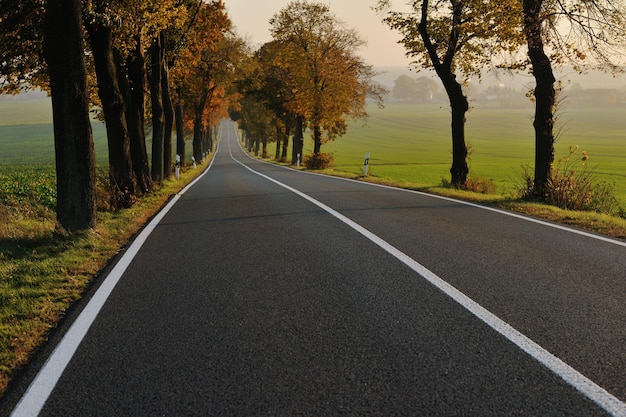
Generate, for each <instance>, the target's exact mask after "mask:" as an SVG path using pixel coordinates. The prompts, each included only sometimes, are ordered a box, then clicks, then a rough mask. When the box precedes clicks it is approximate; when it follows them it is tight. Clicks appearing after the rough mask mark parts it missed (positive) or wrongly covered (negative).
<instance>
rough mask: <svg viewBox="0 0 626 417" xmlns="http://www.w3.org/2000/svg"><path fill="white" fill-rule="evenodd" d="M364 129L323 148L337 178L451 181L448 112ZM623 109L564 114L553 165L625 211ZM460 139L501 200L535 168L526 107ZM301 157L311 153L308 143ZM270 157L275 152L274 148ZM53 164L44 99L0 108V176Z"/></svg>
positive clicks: (402, 111)
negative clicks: (581, 156) (588, 175)
mask: <svg viewBox="0 0 626 417" xmlns="http://www.w3.org/2000/svg"><path fill="white" fill-rule="evenodd" d="M369 111H370V118H369V119H368V120H367V121H353V122H351V124H350V127H349V131H348V134H347V135H346V136H344V137H342V138H339V139H338V140H336V141H334V142H331V143H328V144H326V145H324V146H323V147H322V151H324V152H331V153H333V154H334V156H335V170H336V171H341V172H346V173H351V174H356V175H358V174H359V173H360V172H361V171H362V169H363V160H364V156H365V154H366V153H367V152H370V154H371V158H370V167H369V174H370V175H371V176H376V177H380V178H383V179H389V180H394V181H404V182H407V183H411V184H414V185H416V186H424V187H429V186H436V185H439V184H440V183H441V180H442V179H449V173H448V170H449V168H450V163H451V153H450V152H451V140H450V127H449V126H450V112H449V109H448V108H447V107H446V106H438V105H407V104H387V105H386V106H385V108H384V109H378V108H376V107H374V106H372V107H371V108H370V109H369ZM625 116H626V108H621V107H606V108H595V109H579V108H573V109H565V110H562V111H561V115H560V118H559V122H558V126H557V128H558V129H559V130H560V132H561V134H560V138H559V140H558V142H557V159H558V158H561V157H564V156H565V155H567V149H568V146H569V145H572V146H579V149H580V150H581V151H582V150H586V151H587V152H589V155H590V160H589V164H588V167H589V169H591V170H592V171H593V175H594V176H595V178H596V179H597V180H599V181H605V182H608V183H611V184H614V185H615V189H616V194H617V197H618V199H619V200H620V202H621V203H622V204H623V205H625V206H626V117H625ZM105 135H106V133H105V130H104V126H103V124H102V123H99V122H94V141H95V144H96V158H97V160H98V163H99V164H106V161H107V151H106V137H105ZM466 136H467V140H468V142H470V143H471V145H472V148H473V154H472V155H471V160H470V177H481V178H487V179H492V180H493V181H494V183H495V184H496V185H497V187H498V192H499V193H501V194H505V195H506V194H509V193H510V192H512V191H514V190H515V189H516V184H518V183H520V181H521V176H522V166H524V165H529V166H532V165H533V161H534V133H533V128H532V107H531V106H530V104H529V106H528V108H525V109H501V108H495V107H487V106H482V107H481V106H479V105H476V106H475V107H474V108H472V110H471V111H470V112H469V113H468V116H467V127H466ZM306 145H307V148H308V149H306V150H305V152H306V153H310V152H311V148H310V147H311V141H310V140H309V139H307V142H306ZM269 146H270V148H269V149H270V152H271V151H273V148H272V145H269ZM53 163H54V144H53V139H52V117H51V107H50V102H49V100H48V99H37V100H10V101H2V102H0V174H1V173H2V172H3V171H5V172H6V171H7V169H8V168H9V166H11V165H24V164H28V165H48V164H50V165H51V164H53Z"/></svg>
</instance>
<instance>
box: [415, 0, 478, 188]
mask: <svg viewBox="0 0 626 417" xmlns="http://www.w3.org/2000/svg"><path fill="white" fill-rule="evenodd" d="M428 4H429V2H428V0H423V1H422V16H421V20H420V23H419V25H418V30H419V33H420V37H421V38H422V41H423V42H424V46H425V47H426V50H427V52H428V55H429V57H430V60H431V62H432V64H433V67H434V68H435V72H436V73H437V76H438V77H439V79H440V80H441V82H442V83H443V86H444V88H445V90H446V93H447V94H448V99H449V100H450V108H451V111H452V167H451V168H450V174H451V181H452V185H454V186H455V187H462V186H463V185H465V182H466V180H467V174H468V173H469V167H468V166H467V145H466V144H465V114H466V113H467V111H468V110H469V104H468V102H467V97H465V95H464V94H463V88H462V86H461V84H460V83H459V82H458V81H457V80H456V75H455V74H454V72H453V71H452V69H453V66H454V65H453V64H454V57H455V55H456V53H457V52H458V47H459V33H458V27H459V26H460V25H461V24H462V15H463V7H465V6H464V2H461V1H457V2H451V6H452V22H451V24H452V29H451V31H450V35H449V39H448V43H447V50H446V53H445V55H444V56H443V58H441V57H440V56H439V50H438V49H437V46H436V45H435V44H433V42H432V40H431V38H430V32H429V25H428V11H429V5H428Z"/></svg>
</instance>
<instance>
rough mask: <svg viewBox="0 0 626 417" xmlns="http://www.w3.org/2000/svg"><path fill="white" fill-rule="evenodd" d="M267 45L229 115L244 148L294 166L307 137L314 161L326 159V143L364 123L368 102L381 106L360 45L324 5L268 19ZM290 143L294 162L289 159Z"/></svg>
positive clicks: (300, 5)
mask: <svg viewBox="0 0 626 417" xmlns="http://www.w3.org/2000/svg"><path fill="white" fill-rule="evenodd" d="M270 32H271V34H272V40H271V41H270V42H267V43H265V44H264V45H262V46H261V47H260V48H259V49H258V50H257V51H255V52H254V53H253V55H252V56H251V59H250V60H249V62H248V65H247V66H246V68H245V70H244V73H245V76H244V77H243V78H242V80H241V82H240V83H239V85H238V87H239V88H238V90H239V92H240V93H241V95H242V99H241V107H240V108H239V109H238V111H237V112H233V113H232V114H231V116H232V118H233V119H234V120H237V121H239V124H240V127H241V128H242V129H243V130H244V132H245V135H246V146H247V147H248V148H249V149H250V150H251V151H252V152H255V153H257V154H258V153H262V154H263V155H264V156H266V155H267V154H268V150H267V142H268V138H269V139H270V140H271V141H275V142H276V151H275V155H276V156H277V159H281V160H283V161H288V160H289V159H291V163H292V164H296V163H297V162H298V160H299V159H300V158H301V157H303V142H304V130H305V129H306V128H308V129H309V130H310V131H311V132H312V139H313V154H312V155H311V158H312V160H313V161H315V160H316V159H320V160H321V159H323V158H324V155H323V154H322V153H321V147H322V145H323V144H324V143H326V142H328V141H330V140H334V139H335V138H337V137H340V136H342V135H343V134H345V133H346V131H347V119H349V118H350V119H360V118H365V117H367V112H366V103H367V101H368V100H373V101H374V102H376V103H378V104H379V105H382V95H383V93H384V92H385V90H384V88H382V87H381V86H380V85H378V84H377V83H375V82H373V77H374V76H375V75H376V73H375V71H374V69H373V67H372V66H371V65H368V64H366V63H365V62H364V61H363V60H362V58H360V57H359V56H358V55H357V54H356V51H357V50H358V49H359V47H361V46H362V45H364V43H365V41H364V40H363V38H361V36H360V35H359V34H358V33H357V32H356V31H355V30H354V29H351V28H349V27H347V26H346V24H345V23H344V22H342V21H341V20H339V19H338V18H337V17H336V16H335V15H334V14H333V13H332V12H331V10H330V8H329V6H328V5H326V4H323V3H315V2H307V1H292V2H291V3H289V4H288V5H287V6H286V7H285V8H283V9H282V10H280V11H279V12H278V13H276V14H275V15H274V16H273V17H272V18H271V19H270ZM292 135H293V142H292V145H293V146H292V154H291V155H287V149H288V141H289V138H290V137H291V136H292Z"/></svg>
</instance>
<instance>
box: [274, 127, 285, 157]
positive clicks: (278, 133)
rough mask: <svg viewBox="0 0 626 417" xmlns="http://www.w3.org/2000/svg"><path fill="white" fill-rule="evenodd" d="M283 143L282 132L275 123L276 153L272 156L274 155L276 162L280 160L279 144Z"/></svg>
mask: <svg viewBox="0 0 626 417" xmlns="http://www.w3.org/2000/svg"><path fill="white" fill-rule="evenodd" d="M282 141H283V131H282V129H281V128H280V125H279V124H278V123H276V153H274V155H276V158H275V159H276V160H278V159H280V149H281V147H280V144H281V142H282Z"/></svg>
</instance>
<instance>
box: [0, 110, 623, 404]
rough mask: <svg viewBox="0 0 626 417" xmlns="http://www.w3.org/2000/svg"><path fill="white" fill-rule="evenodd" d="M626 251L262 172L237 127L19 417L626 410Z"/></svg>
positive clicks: (128, 256) (89, 315) (429, 202)
mask: <svg viewBox="0 0 626 417" xmlns="http://www.w3.org/2000/svg"><path fill="white" fill-rule="evenodd" d="M625 255H626V246H624V245H623V244H622V243H620V242H615V241H612V240H607V239H601V238H597V237H595V236H592V235H588V234H584V233H579V232H577V231H573V230H570V229H564V228H560V227H555V226H554V225H550V224H546V223H542V222H536V221H532V220H531V219H527V218H523V217H519V216H513V215H510V214H507V213H503V212H499V211H494V210H488V209H485V208H482V207H478V206H474V205H469V204H464V203H460V202H457V201H452V200H448V199H442V198H437V197H432V196H427V195H423V194H420V193H414V192H407V191H402V190H397V189H391V188H386V187H379V186H373V185H368V184H362V183H358V182H354V181H346V180H341V179H336V178H328V177H324V176H319V175H312V174H307V173H301V172H296V171H294V170H290V169H286V168H282V167H278V166H275V165H271V164H267V163H264V162H260V161H257V160H253V159H251V158H249V157H247V156H246V155H245V154H244V153H243V151H241V149H240V147H239V145H238V143H237V140H236V134H235V130H234V128H233V125H232V123H230V122H225V123H224V124H223V126H222V138H221V141H220V144H219V150H218V152H217V154H216V156H215V159H214V162H213V164H212V166H211V168H210V169H209V170H208V171H207V173H206V175H204V176H203V177H201V179H200V180H198V181H197V182H196V183H195V184H194V185H193V186H192V187H190V188H188V189H187V190H185V192H184V193H181V194H180V195H179V196H177V197H176V199H175V200H174V201H173V202H172V205H171V206H170V207H168V210H167V211H166V212H164V214H163V215H162V216H160V217H158V218H157V219H155V221H154V222H153V223H151V224H150V225H149V226H148V227H147V228H146V229H145V231H144V233H143V234H142V235H141V236H140V237H139V238H138V239H137V241H136V242H135V243H134V244H133V245H132V246H131V247H130V248H129V249H128V250H127V252H126V253H125V254H124V256H123V257H120V259H119V260H118V263H117V265H115V267H114V268H112V270H111V271H110V275H109V276H108V277H103V278H102V284H101V285H100V287H99V289H98V292H96V293H95V295H94V296H93V297H92V298H91V301H90V303H89V304H87V303H86V302H85V305H86V306H85V307H84V309H82V310H81V311H82V314H81V315H80V316H79V313H80V312H81V311H77V312H76V313H75V314H74V315H75V316H78V318H76V319H74V318H71V317H70V319H68V320H67V323H64V326H66V327H68V329H69V330H67V331H63V332H61V333H62V334H61V335H59V336H58V338H57V339H61V336H63V335H64V338H63V339H62V340H52V341H51V346H50V347H48V348H46V349H44V350H43V351H42V353H41V355H40V357H39V359H38V360H35V362H34V365H33V366H32V367H31V368H32V369H30V370H29V371H27V372H25V373H24V375H23V377H22V378H21V380H20V381H19V383H18V384H17V385H16V387H15V388H14V389H13V391H12V392H11V393H10V395H8V396H7V398H5V399H4V400H3V401H4V405H3V407H0V411H6V412H7V414H8V413H9V412H10V408H12V407H13V406H14V405H15V403H17V401H18V400H20V398H21V402H20V403H19V406H18V407H17V408H16V409H15V412H14V414H13V415H14V416H20V415H36V414H37V413H38V412H39V411H40V409H41V413H40V415H42V416H157V415H163V416H183V415H202V416H339V415H346V416H605V415H614V416H626V404H625V401H626V349H624V346H625V345H626V305H625V300H626V256H625ZM95 291H96V289H95V288H94V292H95ZM109 293H110V294H109ZM70 322H73V323H74V326H73V327H72V328H69V325H70V324H72V323H70ZM55 346H58V347H57V348H56V350H54V352H52V350H53V348H54V347H55ZM74 350H75V352H74ZM48 354H50V356H49V359H48V360H47V362H46V364H45V366H44V360H46V359H47V358H48ZM39 368H42V371H41V372H39V373H38V374H37V375H38V376H37V377H36V379H34V382H33V383H32V384H31V385H30V388H29V389H28V391H26V389H27V387H28V386H29V384H30V383H31V380H33V378H34V377H35V373H36V372H37V371H38V370H39ZM25 391H26V394H25V395H23V394H24V392H25Z"/></svg>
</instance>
